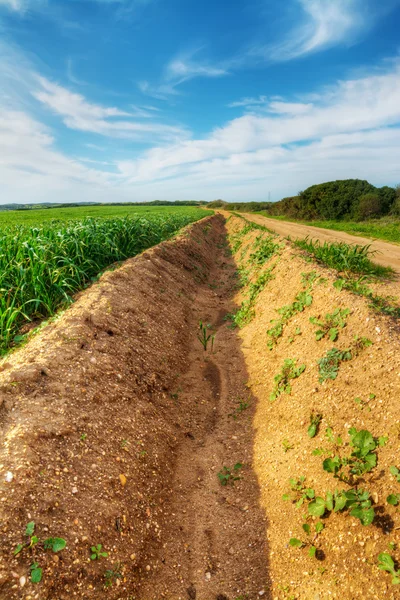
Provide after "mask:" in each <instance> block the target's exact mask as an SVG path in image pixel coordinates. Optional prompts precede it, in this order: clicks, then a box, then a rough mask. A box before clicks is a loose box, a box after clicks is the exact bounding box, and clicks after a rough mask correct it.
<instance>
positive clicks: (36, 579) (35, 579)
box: [30, 562, 43, 583]
mask: <svg viewBox="0 0 400 600" xmlns="http://www.w3.org/2000/svg"><path fill="white" fill-rule="evenodd" d="M30 570H31V582H32V583H40V582H41V581H42V576H43V569H41V568H40V567H39V563H37V562H34V563H33V564H31V566H30Z"/></svg>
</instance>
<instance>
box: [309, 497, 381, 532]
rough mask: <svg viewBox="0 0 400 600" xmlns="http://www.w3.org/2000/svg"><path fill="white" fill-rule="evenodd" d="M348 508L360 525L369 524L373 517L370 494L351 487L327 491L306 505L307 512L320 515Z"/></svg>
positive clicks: (316, 515)
mask: <svg viewBox="0 0 400 600" xmlns="http://www.w3.org/2000/svg"><path fill="white" fill-rule="evenodd" d="M343 510H348V511H349V514H350V515H351V516H352V517H356V518H357V519H359V520H360V522H361V524H362V525H365V526H366V525H371V523H372V521H373V520H374V518H375V511H374V509H373V507H372V501H371V499H370V494H369V492H368V491H366V490H360V489H351V490H348V491H343V490H342V491H338V490H335V492H333V493H332V492H327V493H326V497H325V498H323V497H322V496H317V497H316V498H315V500H313V501H312V502H310V503H309V505H308V514H309V515H310V516H312V517H322V516H324V515H325V513H326V512H331V511H333V512H341V511H343Z"/></svg>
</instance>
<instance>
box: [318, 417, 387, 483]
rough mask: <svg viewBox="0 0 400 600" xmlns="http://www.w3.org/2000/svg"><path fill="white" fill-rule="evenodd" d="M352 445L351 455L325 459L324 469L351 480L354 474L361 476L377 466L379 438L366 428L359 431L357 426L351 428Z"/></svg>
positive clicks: (338, 476) (348, 480)
mask: <svg viewBox="0 0 400 600" xmlns="http://www.w3.org/2000/svg"><path fill="white" fill-rule="evenodd" d="M349 436H350V445H351V447H352V448H353V452H352V453H351V454H350V456H345V457H340V456H338V455H336V456H334V457H333V458H327V459H325V460H324V462H323V464H322V466H323V469H324V471H327V472H328V473H332V474H333V475H334V477H337V478H338V479H340V480H341V481H345V482H346V483H347V482H350V481H351V480H352V479H353V476H354V475H355V476H358V477H359V476H361V475H364V474H365V473H368V472H370V471H372V469H373V468H375V467H376V463H377V456H376V448H377V446H378V445H379V439H376V438H374V437H373V436H372V434H371V433H370V432H369V431H367V430H366V429H361V430H360V431H357V429H355V427H352V428H351V429H349Z"/></svg>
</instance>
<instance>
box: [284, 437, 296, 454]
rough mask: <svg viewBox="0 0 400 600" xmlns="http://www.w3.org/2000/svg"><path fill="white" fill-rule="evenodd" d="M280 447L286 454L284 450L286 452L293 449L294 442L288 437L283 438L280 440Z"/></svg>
mask: <svg viewBox="0 0 400 600" xmlns="http://www.w3.org/2000/svg"><path fill="white" fill-rule="evenodd" d="M282 448H283V451H284V453H285V454H286V452H288V451H289V450H293V448H294V444H292V443H291V442H290V441H289V440H288V439H286V438H285V439H284V440H283V441H282Z"/></svg>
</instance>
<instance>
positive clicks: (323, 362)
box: [318, 348, 352, 383]
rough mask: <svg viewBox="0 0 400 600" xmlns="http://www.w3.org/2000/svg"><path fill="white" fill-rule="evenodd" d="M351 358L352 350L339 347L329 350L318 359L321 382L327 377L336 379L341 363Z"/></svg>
mask: <svg viewBox="0 0 400 600" xmlns="http://www.w3.org/2000/svg"><path fill="white" fill-rule="evenodd" d="M351 359H352V354H351V351H350V350H338V348H332V349H331V350H328V352H327V353H326V355H325V356H324V357H322V358H320V359H319V360H318V367H319V382H320V383H323V382H324V381H326V380H327V379H336V377H337V376H338V373H339V366H340V363H341V362H343V361H346V360H351Z"/></svg>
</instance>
